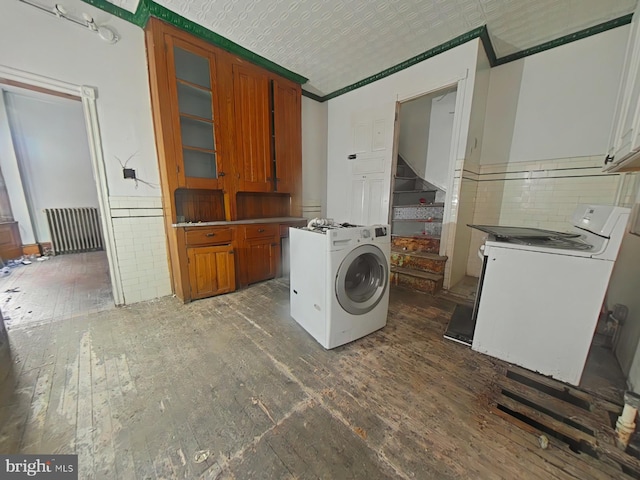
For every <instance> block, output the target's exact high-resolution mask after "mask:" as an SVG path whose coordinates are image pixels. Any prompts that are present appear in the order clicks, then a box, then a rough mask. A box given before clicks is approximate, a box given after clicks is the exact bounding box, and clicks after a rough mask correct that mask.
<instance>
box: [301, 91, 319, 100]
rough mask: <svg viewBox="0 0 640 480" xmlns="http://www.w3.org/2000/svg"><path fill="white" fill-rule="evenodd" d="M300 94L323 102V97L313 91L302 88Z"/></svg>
mask: <svg viewBox="0 0 640 480" xmlns="http://www.w3.org/2000/svg"><path fill="white" fill-rule="evenodd" d="M302 96H303V97H307V98H310V99H311V100H315V101H316V102H324V97H321V96H320V95H316V94H315V93H311V92H307V91H306V90H302Z"/></svg>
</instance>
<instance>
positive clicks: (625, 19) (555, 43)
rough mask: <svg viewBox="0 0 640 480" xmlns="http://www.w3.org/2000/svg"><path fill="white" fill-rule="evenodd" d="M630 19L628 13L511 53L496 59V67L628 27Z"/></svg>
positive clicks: (630, 16) (630, 15) (631, 15)
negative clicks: (608, 31)
mask: <svg viewBox="0 0 640 480" xmlns="http://www.w3.org/2000/svg"><path fill="white" fill-rule="evenodd" d="M632 17H633V14H632V13H630V14H628V15H624V16H622V17H618V18H614V19H613V20H609V21H608V22H604V23H599V24H598V25H594V26H593V27H589V28H585V29H584V30H579V31H577V32H575V33H570V34H569V35H565V36H564V37H560V38H556V39H555V40H551V41H549V42H545V43H541V44H540V45H536V46H535V47H531V48H527V49H526V50H522V51H520V52H516V53H512V54H511V55H507V56H506V57H501V58H498V61H497V65H504V64H505V63H509V62H513V61H515V60H520V59H521V58H524V57H528V56H529V55H535V54H536V53H540V52H544V51H545V50H550V49H552V48H556V47H560V46H562V45H566V44H567V43H571V42H575V41H576V40H582V39H583V38H587V37H590V36H591V35H596V34H598V33H602V32H606V31H607V30H611V29H613V28H618V27H622V26H624V25H628V24H629V23H631V18H632Z"/></svg>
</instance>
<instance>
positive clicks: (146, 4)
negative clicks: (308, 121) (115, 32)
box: [82, 0, 633, 102]
mask: <svg viewBox="0 0 640 480" xmlns="http://www.w3.org/2000/svg"><path fill="white" fill-rule="evenodd" d="M82 1H83V2H85V3H88V4H89V5H93V6H94V7H97V8H99V9H101V10H104V11H106V12H108V13H110V14H112V15H115V16H117V17H119V18H122V19H123V20H126V21H128V22H130V23H133V24H134V25H137V26H139V27H142V28H144V26H145V25H146V24H147V21H148V20H149V17H150V16H154V17H157V18H159V19H161V20H164V21H166V22H168V23H170V24H172V25H175V26H176V27H178V28H180V29H182V30H185V31H187V32H189V33H191V34H192V35H195V36H197V37H199V38H201V39H203V40H205V41H207V42H209V43H212V44H213V45H216V46H217V47H220V48H222V49H224V50H227V51H229V52H231V53H233V54H235V55H238V56H240V57H242V58H244V59H246V60H249V61H250V62H252V63H254V64H256V65H259V66H261V67H263V68H265V69H267V70H269V71H271V72H274V73H277V74H278V75H281V76H282V77H285V78H287V79H289V80H291V81H294V82H296V83H299V84H304V83H306V82H307V80H308V79H307V78H306V77H303V76H302V75H299V74H297V73H295V72H292V71H291V70H287V69H286V68H284V67H281V66H280V65H278V64H276V63H274V62H272V61H271V60H268V59H266V58H264V57H262V56H260V55H258V54H256V53H253V52H252V51H251V50H248V49H246V48H244V47H242V46H240V45H238V44H237V43H235V42H232V41H231V40H229V39H227V38H225V37H223V36H221V35H218V34H217V33H215V32H213V31H211V30H209V29H207V28H205V27H203V26H201V25H198V24H197V23H195V22H192V21H191V20H188V19H186V18H184V17H182V16H180V15H178V14H177V13H174V12H172V11H171V10H169V9H168V8H165V7H163V6H162V5H159V4H157V3H156V2H154V1H153V0H140V3H139V4H138V9H137V10H136V13H135V14H134V13H131V12H129V11H128V10H125V9H124V8H120V7H117V6H115V5H114V4H112V3H109V2H108V1H107V0H82ZM632 17H633V14H631V13H630V14H628V15H624V16H622V17H618V18H615V19H613V20H609V21H608V22H604V23H600V24H598V25H594V26H593V27H589V28H585V29H583V30H580V31H578V32H575V33H571V34H569V35H565V36H563V37H560V38H557V39H555V40H551V41H549V42H545V43H541V44H540V45H536V46H535V47H531V48H527V49H526V50H522V51H520V52H516V53H513V54H511V55H507V56H506V57H501V58H496V53H495V50H494V48H493V44H492V43H491V37H490V35H489V32H488V30H487V26H486V25H483V26H482V27H478V28H475V29H473V30H471V31H469V32H467V33H463V34H462V35H460V36H458V37H456V38H454V39H452V40H449V41H448V42H445V43H442V44H440V45H438V46H436V47H433V48H431V49H429V50H427V51H426V52H423V53H421V54H419V55H416V56H415V57H412V58H410V59H408V60H405V61H404V62H402V63H399V64H397V65H394V66H393V67H390V68H387V69H385V70H383V71H381V72H378V73H376V74H375V75H372V76H370V77H367V78H365V79H363V80H360V81H359V82H356V83H353V84H351V85H348V86H346V87H343V88H341V89H339V90H336V91H335V92H332V93H329V94H327V95H325V96H320V95H316V94H315V93H311V92H307V91H305V90H302V95H303V96H305V97H307V98H311V99H313V100H315V101H317V102H326V101H327V100H331V99H332V98H336V97H339V96H340V95H343V94H345V93H347V92H350V91H352V90H356V89H358V88H360V87H364V86H365V85H368V84H370V83H373V82H375V81H377V80H381V79H383V78H385V77H388V76H389V75H393V74H394V73H398V72H400V71H402V70H404V69H406V68H409V67H411V66H413V65H416V64H417V63H420V62H423V61H424V60H427V59H428V58H431V57H434V56H436V55H439V54H441V53H443V52H446V51H447V50H451V49H452V48H455V47H457V46H460V45H462V44H464V43H466V42H468V41H470V40H473V39H474V38H480V40H481V41H482V45H483V47H484V50H485V53H486V54H487V58H488V59H489V64H490V65H491V66H492V67H495V66H498V65H504V64H505V63H509V62H513V61H515V60H519V59H521V58H524V57H528V56H529V55H535V54H536V53H540V52H544V51H545V50H550V49H552V48H556V47H560V46H562V45H565V44H567V43H571V42H575V41H576V40H582V39H583V38H587V37H590V36H591V35H596V34H598V33H602V32H606V31H607V30H611V29H614V28H617V27H621V26H624V25H628V24H629V23H631V19H632Z"/></svg>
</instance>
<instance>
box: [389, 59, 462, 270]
mask: <svg viewBox="0 0 640 480" xmlns="http://www.w3.org/2000/svg"><path fill="white" fill-rule="evenodd" d="M467 77H468V70H467V71H465V72H464V74H462V75H459V76H457V77H454V78H452V79H451V80H450V81H445V82H442V83H439V84H438V85H437V86H432V87H427V88H425V89H424V90H420V91H416V92H412V93H410V94H406V95H402V96H401V95H397V97H396V102H395V119H394V124H393V148H392V155H393V157H392V160H391V161H392V163H391V165H392V166H391V168H392V170H391V182H390V185H389V192H390V195H389V198H390V199H391V201H390V202H389V203H390V205H389V225H390V226H391V222H392V217H393V187H394V183H395V182H394V179H395V169H396V168H397V164H398V148H399V142H400V108H401V104H402V103H405V102H408V101H410V100H414V99H416V98H419V97H423V96H425V95H431V94H434V93H437V92H438V91H440V90H446V89H452V88H453V87H455V88H456V105H455V109H454V114H453V129H452V132H451V146H450V148H449V170H448V173H447V176H448V178H447V191H446V195H445V201H444V217H443V219H442V233H441V235H440V251H439V253H440V255H449V256H451V253H452V252H448V251H447V250H448V248H447V247H448V244H449V239H450V236H451V235H452V234H455V228H453V229H452V228H450V222H451V217H452V214H453V212H452V206H453V204H454V199H455V200H456V202H455V203H456V205H457V200H458V196H459V192H455V195H454V188H455V187H456V185H455V171H456V158H457V155H458V145H459V141H460V130H461V127H462V109H463V107H464V90H465V83H466V80H467ZM462 155H463V158H464V151H463V152H462ZM457 188H458V189H459V188H460V185H457ZM455 216H456V217H457V210H456V215H455ZM451 230H453V232H452V231H451ZM452 247H453V245H452ZM448 265H449V262H447V266H448Z"/></svg>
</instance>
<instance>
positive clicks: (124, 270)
mask: <svg viewBox="0 0 640 480" xmlns="http://www.w3.org/2000/svg"><path fill="white" fill-rule="evenodd" d="M109 205H110V208H111V222H112V224H113V234H114V239H115V244H116V256H117V265H118V272H117V274H118V276H119V278H120V282H121V283H122V291H123V293H124V300H125V304H131V303H135V302H140V301H143V300H151V299H153V298H158V297H163V296H165V295H171V282H170V277H169V264H168V260H167V258H168V257H167V243H166V235H165V231H164V221H163V217H162V199H161V198H160V197H159V196H158V197H124V196H123V197H109Z"/></svg>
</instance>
